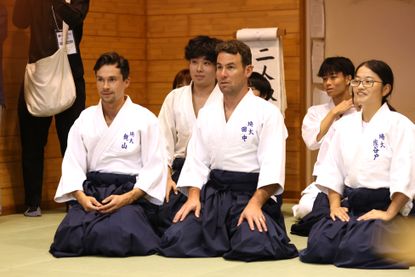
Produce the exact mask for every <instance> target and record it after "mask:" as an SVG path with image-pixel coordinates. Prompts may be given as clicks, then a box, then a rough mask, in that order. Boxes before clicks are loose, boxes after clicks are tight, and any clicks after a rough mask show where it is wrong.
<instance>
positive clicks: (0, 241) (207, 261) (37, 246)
mask: <svg viewBox="0 0 415 277" xmlns="http://www.w3.org/2000/svg"><path fill="white" fill-rule="evenodd" d="M289 210H290V206H289V205H286V206H284V212H285V214H286V222H287V226H290V225H291V224H292V222H293V219H292V217H290V214H289ZM63 216H64V212H63V211H49V212H44V215H43V216H42V217H40V218H25V217H24V216H22V215H20V214H17V215H8V216H0V276H2V277H6V276H7V277H9V276H71V277H80V276H145V277H151V276H169V277H174V276H196V277H197V276H200V277H202V276H203V277H204V276H229V277H240V276H241V277H242V276H249V277H257V276H258V277H259V276H261V277H264V276H273V277H278V276H282V277H290V276H310V277H317V276H318V277H324V276H333V277H342V276H348V277H350V276H353V277H359V276H365V277H369V276H393V277H396V276H415V267H412V268H411V269H410V270H383V271H382V270H357V269H340V268H336V267H334V266H332V265H310V264H303V263H301V262H300V261H299V260H298V258H296V259H291V260H284V261H269V262H253V263H244V262H231V261H225V260H223V259H222V258H202V259H172V258H164V257H160V256H150V257H129V258H104V257H81V258H64V259H55V258H53V257H52V256H51V255H50V254H49V253H48V249H49V245H50V243H51V240H52V238H53V234H54V232H55V230H56V228H57V226H58V224H59V222H60V221H61V220H62V218H63ZM291 239H292V242H293V243H294V244H295V245H296V246H297V247H298V248H299V249H302V248H304V247H305V245H306V239H305V238H302V237H298V236H291Z"/></svg>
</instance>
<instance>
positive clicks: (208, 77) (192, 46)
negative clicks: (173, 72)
mask: <svg viewBox="0 0 415 277" xmlns="http://www.w3.org/2000/svg"><path fill="white" fill-rule="evenodd" d="M219 42H220V40H218V39H216V38H212V37H208V36H197V37H194V38H192V39H190V40H189V42H188V43H187V45H186V47H185V53H184V54H185V58H186V60H187V61H188V62H189V72H190V77H191V80H192V81H191V82H190V84H189V85H187V86H183V87H180V88H178V89H174V90H172V91H171V92H170V93H169V94H167V96H166V98H165V99H164V102H163V105H162V106H161V110H160V113H159V116H158V117H159V120H160V127H161V130H162V133H163V137H164V140H165V145H166V153H167V161H166V162H167V165H168V167H169V171H170V174H169V176H168V177H167V191H166V203H165V205H163V207H161V208H160V212H159V215H158V216H157V222H155V224H156V225H157V226H159V232H160V234H162V233H163V232H164V230H165V229H166V228H168V227H169V226H170V225H171V223H172V220H173V217H174V215H175V214H176V212H177V211H178V208H179V207H180V206H181V205H182V204H183V203H184V202H185V201H186V197H185V196H184V195H183V194H181V193H180V192H179V191H178V190H177V188H176V183H177V180H178V179H179V175H180V172H181V169H182V167H183V163H184V160H185V158H186V151H187V145H188V142H189V139H190V136H191V135H192V130H193V126H194V124H195V122H196V118H197V117H198V114H199V111H200V109H201V108H202V107H204V106H206V105H208V104H210V103H212V102H215V101H217V100H218V99H221V98H222V93H221V91H220V90H219V88H218V86H217V85H216V73H215V72H216V51H215V47H216V45H217V44H218V43H219Z"/></svg>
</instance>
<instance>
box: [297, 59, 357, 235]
mask: <svg viewBox="0 0 415 277" xmlns="http://www.w3.org/2000/svg"><path fill="white" fill-rule="evenodd" d="M354 69H355V68H354V65H353V63H352V62H351V60H350V59H348V58H346V57H329V58H326V59H325V60H324V61H323V63H322V64H321V66H320V69H319V72H318V76H319V77H320V78H322V79H323V87H324V90H325V91H326V93H327V95H328V96H329V97H330V101H329V102H328V103H326V104H321V105H315V106H311V107H310V108H309V109H308V111H307V114H306V115H305V117H304V120H303V125H302V128H301V131H302V137H303V140H304V143H305V144H306V146H307V148H308V149H310V150H319V152H318V156H317V161H316V163H315V164H314V170H313V176H314V178H316V176H318V174H319V172H320V170H321V163H322V162H323V161H324V159H325V157H326V155H327V150H328V147H329V145H330V137H331V136H332V131H333V123H334V122H336V121H337V120H339V119H340V118H342V117H343V116H344V115H349V114H352V113H354V112H356V109H355V108H354V104H353V99H352V97H351V92H350V81H351V80H352V79H353V77H354ZM323 142H324V143H323ZM320 192H321V191H320V190H319V189H318V188H317V186H316V184H315V182H312V183H311V184H310V185H308V186H307V187H306V188H305V189H304V190H303V191H302V192H301V199H300V201H299V203H298V204H297V205H294V206H293V208H292V210H293V214H294V217H295V218H296V219H298V220H299V222H297V223H295V224H293V225H292V226H291V233H293V234H297V235H303V236H307V235H308V233H309V232H310V229H311V227H312V226H313V224H314V223H316V222H317V221H319V220H320V218H321V217H323V216H324V215H325V214H326V212H327V209H328V208H329V207H328V203H327V202H326V201H325V197H323V194H322V195H320V196H318V195H319V193H320ZM313 206H314V208H313ZM312 210H313V213H311V214H310V212H311V211H312Z"/></svg>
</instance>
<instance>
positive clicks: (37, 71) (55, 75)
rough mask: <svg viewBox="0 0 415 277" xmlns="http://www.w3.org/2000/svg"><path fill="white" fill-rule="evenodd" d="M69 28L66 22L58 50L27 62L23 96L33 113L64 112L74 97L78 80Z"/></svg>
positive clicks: (45, 114) (52, 113)
mask: <svg viewBox="0 0 415 277" xmlns="http://www.w3.org/2000/svg"><path fill="white" fill-rule="evenodd" d="M67 2H68V1H67ZM69 2H70V1H69ZM68 28H69V27H68V25H67V24H66V23H65V22H63V45H62V47H61V48H60V49H58V51H56V52H55V53H54V54H53V55H52V56H49V57H46V58H43V59H40V60H38V61H37V62H35V63H28V64H27V65H26V71H25V78H24V97H25V101H26V106H27V109H28V111H29V112H30V113H31V114H32V115H34V116H38V117H46V116H52V115H55V114H58V113H61V112H63V111H64V110H66V109H68V108H69V107H71V106H72V104H73V103H74V101H75V98H76V88H75V82H74V79H73V76H72V71H71V66H70V64H69V60H68V55H67V50H66V37H67V33H68Z"/></svg>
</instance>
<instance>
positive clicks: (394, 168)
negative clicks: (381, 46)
mask: <svg viewBox="0 0 415 277" xmlns="http://www.w3.org/2000/svg"><path fill="white" fill-rule="evenodd" d="M393 84H394V76H393V73H392V70H391V68H390V67H389V65H387V64H386V63H385V62H383V61H380V60H369V61H365V62H363V63H361V64H360V65H359V66H358V67H357V69H356V74H355V78H354V79H353V80H351V81H350V85H351V86H352V87H353V92H354V97H355V100H356V101H357V102H358V103H359V105H360V106H361V111H359V112H355V113H354V114H352V115H349V116H347V117H344V118H342V120H339V121H338V122H336V123H335V126H334V128H335V130H334V133H333V137H332V139H331V141H330V147H329V149H328V153H327V156H326V158H325V160H324V162H323V165H322V168H321V170H320V172H319V174H318V175H317V180H316V184H317V186H318V187H319V188H320V189H321V190H322V191H323V192H324V193H325V194H326V195H327V198H328V202H329V211H328V213H327V215H326V217H325V218H322V219H321V220H320V221H318V222H317V223H316V224H315V225H314V226H313V228H312V229H311V231H310V234H309V237H308V241H307V248H306V249H305V250H303V251H301V252H300V260H301V261H302V262H306V263H326V264H327V263H328V264H334V265H336V266H338V267H351V268H365V269H386V268H408V265H405V264H403V263H401V262H400V261H399V260H391V259H385V258H384V257H383V256H382V255H380V254H379V253H380V252H381V251H382V249H384V250H388V251H391V250H393V245H392V244H390V243H388V242H387V241H386V240H383V241H381V243H380V241H379V240H378V239H377V238H378V237H379V235H380V234H382V235H383V236H384V235H387V234H388V233H391V232H392V233H393V232H396V231H397V229H396V228H395V224H396V223H399V222H401V221H402V220H403V218H404V217H406V216H407V215H408V214H409V212H410V210H411V208H412V199H413V196H414V194H415V126H414V124H413V123H412V122H411V121H410V120H409V119H408V118H407V117H405V116H403V115H402V114H400V113H398V112H396V111H393V109H391V108H390V105H389V103H388V99H389V97H390V95H391V94H392V90H393ZM398 231H399V230H398ZM395 234H398V233H395ZM397 251H399V249H397Z"/></svg>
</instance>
